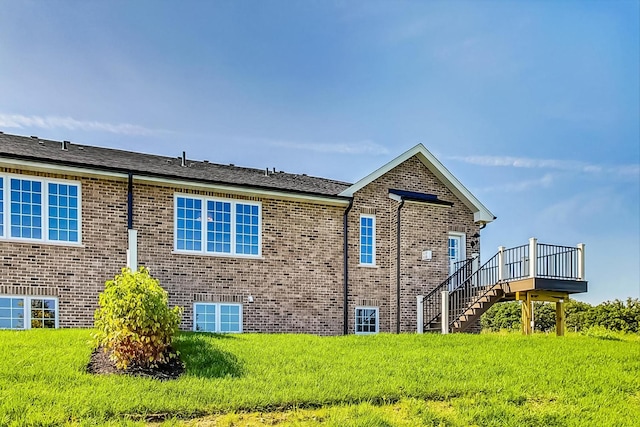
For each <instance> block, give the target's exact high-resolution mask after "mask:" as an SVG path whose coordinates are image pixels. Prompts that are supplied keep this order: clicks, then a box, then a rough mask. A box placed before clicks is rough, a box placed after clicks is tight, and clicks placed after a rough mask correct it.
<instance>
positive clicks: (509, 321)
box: [480, 298, 640, 333]
mask: <svg viewBox="0 0 640 427" xmlns="http://www.w3.org/2000/svg"><path fill="white" fill-rule="evenodd" d="M565 316H566V324H567V330H569V331H576V332H579V331H583V330H587V329H589V328H592V327H594V326H598V327H603V328H606V329H608V330H611V331H620V332H634V333H638V332H640V299H638V298H627V300H626V301H620V300H617V299H616V300H614V301H606V302H603V303H601V304H598V305H591V304H588V303H586V302H580V301H576V300H569V301H568V302H567V303H565ZM534 321H535V330H536V331H540V332H551V331H554V330H555V327H556V309H555V304H553V303H543V302H535V303H534ZM520 322H521V307H520V302H519V301H510V302H501V303H498V304H494V305H493V307H491V308H490V309H489V310H487V312H486V313H485V314H483V315H482V318H481V319H480V323H481V325H482V329H483V330H487V331H500V330H519V329H520V327H521V326H520Z"/></svg>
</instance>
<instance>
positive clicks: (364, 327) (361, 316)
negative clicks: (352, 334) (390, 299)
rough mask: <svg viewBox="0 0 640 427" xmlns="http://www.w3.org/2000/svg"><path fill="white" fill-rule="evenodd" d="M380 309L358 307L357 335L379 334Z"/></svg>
mask: <svg viewBox="0 0 640 427" xmlns="http://www.w3.org/2000/svg"><path fill="white" fill-rule="evenodd" d="M378 331H379V328H378V307H356V334H359V335H366V334H377V333H378Z"/></svg>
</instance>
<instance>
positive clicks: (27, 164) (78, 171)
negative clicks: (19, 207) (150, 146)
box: [0, 157, 128, 179]
mask: <svg viewBox="0 0 640 427" xmlns="http://www.w3.org/2000/svg"><path fill="white" fill-rule="evenodd" d="M0 166H1V167H6V168H14V169H15V168H16V167H17V166H20V167H22V168H25V169H27V170H31V171H37V172H49V173H61V174H66V175H80V176H106V177H110V178H124V179H126V178H128V175H127V174H126V173H121V172H109V171H101V170H97V169H92V168H79V167H75V166H65V165H56V164H51V163H41V162H34V161H31V160H20V159H7V158H2V157H0Z"/></svg>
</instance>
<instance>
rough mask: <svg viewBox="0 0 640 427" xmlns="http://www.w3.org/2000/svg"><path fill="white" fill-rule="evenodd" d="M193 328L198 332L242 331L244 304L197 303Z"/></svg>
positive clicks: (194, 310)
mask: <svg viewBox="0 0 640 427" xmlns="http://www.w3.org/2000/svg"><path fill="white" fill-rule="evenodd" d="M193 319H194V321H193V330H194V331H198V332H238V333H239V332H242V305H241V304H223V303H196V304H194V305H193Z"/></svg>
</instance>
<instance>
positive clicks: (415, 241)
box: [0, 133, 495, 335]
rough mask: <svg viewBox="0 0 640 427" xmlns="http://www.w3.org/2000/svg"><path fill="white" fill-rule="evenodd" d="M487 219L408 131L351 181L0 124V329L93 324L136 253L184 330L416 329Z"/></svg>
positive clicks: (134, 264)
mask: <svg viewBox="0 0 640 427" xmlns="http://www.w3.org/2000/svg"><path fill="white" fill-rule="evenodd" d="M494 219H495V218H494V216H493V215H492V214H491V212H489V210H488V209H487V208H485V207H484V206H483V205H482V203H480V202H479V201H478V200H477V199H476V198H475V197H474V196H473V195H472V194H471V193H470V192H469V191H468V190H467V189H466V188H465V187H464V186H463V185H462V184H461V183H460V182H459V181H458V180H457V179H456V178H455V177H454V176H453V175H452V174H451V173H450V172H449V171H448V170H447V169H446V168H445V167H444V166H443V165H442V164H441V163H440V162H439V161H438V160H437V159H436V158H435V157H434V156H433V155H432V154H431V153H430V152H429V151H428V150H427V149H426V148H425V147H424V146H422V145H417V146H415V147H413V148H412V149H410V150H409V151H407V152H405V153H403V154H402V155H400V156H399V157H397V158H395V159H394V160H392V161H390V162H389V163H387V164H385V165H383V166H382V167H380V168H379V169H378V170H376V171H374V172H372V173H371V174H370V175H368V176H366V177H364V178H363V179H361V180H360V181H358V182H356V183H354V184H350V183H344V182H339V181H334V180H330V179H324V178H316V177H311V176H306V175H298V174H289V173H284V172H276V171H274V170H267V169H262V170H261V169H251V168H242V167H237V166H234V165H219V164H214V163H209V162H208V161H192V160H190V159H187V158H186V156H184V154H183V156H182V157H176V158H170V157H162V156H156V155H149V154H141V153H133V152H127V151H121V150H114V149H106V148H99V147H92V146H86V145H78V144H71V143H69V142H66V141H63V142H56V141H50V140H43V139H40V138H37V137H24V136H15V135H8V134H3V133H0V256H1V257H2V267H1V274H0V328H16V329H25V328H27V329H28V328H32V327H33V328H35V327H91V326H92V325H93V313H94V310H95V309H96V308H97V297H98V293H99V292H101V291H102V290H103V289H104V282H105V281H106V280H108V279H110V278H112V277H113V276H114V275H115V274H117V273H118V272H119V271H120V269H121V268H122V267H124V266H126V265H129V266H131V267H132V268H136V267H137V266H141V265H144V266H146V267H148V268H149V270H150V272H151V274H152V275H153V276H154V277H156V278H158V279H159V280H160V283H161V285H162V286H163V287H164V288H165V289H166V290H167V291H168V292H169V297H170V304H171V305H180V306H182V307H184V316H183V320H182V328H183V329H187V330H204V331H214V332H305V333H314V334H321V335H338V334H343V333H375V332H397V331H402V332H404V331H415V330H416V304H417V303H416V297H417V296H418V295H423V294H425V293H426V292H428V291H429V290H430V289H432V288H433V287H435V286H436V285H438V284H440V283H442V282H443V281H444V280H445V279H446V278H447V277H448V276H449V274H450V272H451V271H453V270H452V268H453V267H452V266H453V265H454V263H455V262H457V261H461V260H464V259H465V258H468V257H470V256H471V255H472V254H473V253H479V241H478V237H479V230H480V228H482V227H484V226H485V225H486V224H487V223H489V222H491V221H493V220H494Z"/></svg>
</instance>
